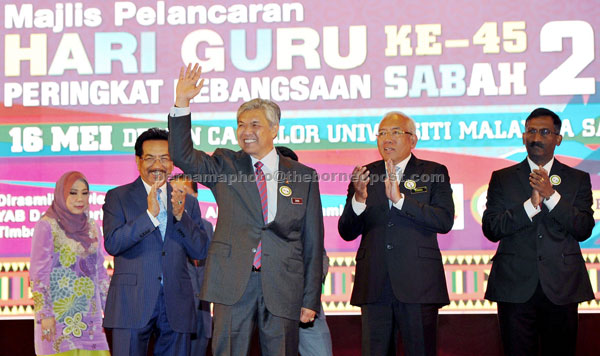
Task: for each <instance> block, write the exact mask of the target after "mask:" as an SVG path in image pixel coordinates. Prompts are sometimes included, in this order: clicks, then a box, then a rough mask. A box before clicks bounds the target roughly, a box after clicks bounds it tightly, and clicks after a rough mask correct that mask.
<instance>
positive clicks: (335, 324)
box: [0, 313, 600, 356]
mask: <svg viewBox="0 0 600 356" xmlns="http://www.w3.org/2000/svg"><path fill="white" fill-rule="evenodd" d="M327 322H328V324H329V328H330V329H331V335H332V341H333V352H334V354H335V355H336V356H338V355H339V356H359V355H360V338H361V331H360V316H357V315H352V316H330V317H328V318H327ZM599 334H600V314H588V313H583V314H580V315H579V338H578V343H577V355H578V356H592V355H597V354H598V350H600V338H598V337H597V335H599ZM108 336H109V337H110V333H109V335H108ZM0 345H1V346H0V356H21V355H23V356H32V355H34V348H33V320H0ZM401 354H402V353H400V352H399V353H398V355H401ZM258 355H260V351H259V348H258V344H257V343H256V338H255V342H254V344H253V348H252V352H251V356H258ZM501 355H502V347H501V345H500V337H499V331H498V323H497V319H496V315H495V314H476V315H473V314H442V315H440V317H439V333H438V356H501Z"/></svg>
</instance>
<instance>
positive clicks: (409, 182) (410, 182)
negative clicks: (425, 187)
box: [404, 179, 417, 190]
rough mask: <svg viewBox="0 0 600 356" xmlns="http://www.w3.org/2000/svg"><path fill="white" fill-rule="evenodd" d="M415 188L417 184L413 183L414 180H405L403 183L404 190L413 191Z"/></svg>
mask: <svg viewBox="0 0 600 356" xmlns="http://www.w3.org/2000/svg"><path fill="white" fill-rule="evenodd" d="M416 187H417V182H415V181H414V180H411V179H409V180H407V181H406V182H404V188H406V189H408V190H413V189H415V188H416Z"/></svg>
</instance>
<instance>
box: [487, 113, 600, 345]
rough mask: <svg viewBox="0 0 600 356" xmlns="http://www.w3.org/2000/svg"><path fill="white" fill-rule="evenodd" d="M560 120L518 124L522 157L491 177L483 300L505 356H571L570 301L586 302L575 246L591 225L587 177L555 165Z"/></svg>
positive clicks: (586, 283) (541, 117) (540, 117)
mask: <svg viewBox="0 0 600 356" xmlns="http://www.w3.org/2000/svg"><path fill="white" fill-rule="evenodd" d="M560 127H561V121H560V118H559V117H558V115H556V114H555V113H554V112H552V111H550V110H548V109H545V108H538V109H535V110H534V111H533V112H532V113H531V114H530V115H529V117H528V118H527V120H525V133H523V144H525V147H526V149H527V159H525V160H524V161H523V162H521V163H519V164H516V165H514V166H510V167H508V168H504V169H501V170H499V171H495V172H494V173H493V174H492V178H491V180H490V185H489V188H488V192H487V207H486V210H485V212H484V213H483V233H484V235H485V236H486V237H487V238H488V239H489V240H490V241H494V242H497V241H500V244H499V245H498V251H497V252H496V255H495V256H494V258H493V259H492V260H493V263H492V270H491V272H490V276H489V279H488V285H487V290H486V293H485V297H486V299H489V300H492V301H495V302H498V320H499V322H500V331H501V334H502V343H503V345H504V352H505V354H506V355H511V356H514V355H517V356H518V355H524V356H525V355H527V356H529V355H537V354H538V347H539V345H538V339H539V340H540V341H541V351H542V355H561V356H568V355H575V344H576V342H577V303H578V302H582V301H586V300H590V299H594V293H593V291H592V287H591V284H590V280H589V277H588V273H587V271H586V267H585V262H584V260H583V256H582V255H581V250H580V248H579V242H580V241H584V240H586V239H587V238H589V237H590V235H591V233H592V229H593V227H594V218H593V212H592V208H591V206H592V190H591V183H590V175H589V174H588V173H585V172H582V171H579V170H577V169H574V168H571V167H569V166H566V165H564V164H562V163H560V162H559V161H558V160H556V159H555V158H554V149H555V148H556V146H558V145H560V143H561V141H562V136H561V135H560Z"/></svg>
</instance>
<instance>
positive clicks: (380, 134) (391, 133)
mask: <svg viewBox="0 0 600 356" xmlns="http://www.w3.org/2000/svg"><path fill="white" fill-rule="evenodd" d="M388 135H389V136H390V137H393V138H398V137H400V136H401V135H410V136H412V132H408V131H402V130H391V131H379V132H378V133H377V138H386V137H387V136H388Z"/></svg>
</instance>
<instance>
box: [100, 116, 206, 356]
mask: <svg viewBox="0 0 600 356" xmlns="http://www.w3.org/2000/svg"><path fill="white" fill-rule="evenodd" d="M168 137H169V134H168V133H167V131H165V130H161V129H158V128H152V129H149V130H147V131H145V132H144V133H142V134H141V135H140V136H139V137H138V139H137V141H136V143H135V156H136V157H135V160H136V163H137V168H138V171H139V173H140V176H139V177H138V178H137V179H136V180H135V181H134V182H132V183H129V184H126V185H122V186H120V187H117V188H114V189H111V190H109V191H108V193H107V194H106V202H105V203H104V206H103V207H102V209H103V210H104V221H103V224H104V247H105V249H106V251H107V252H108V253H109V254H111V255H113V256H114V257H115V260H114V261H115V268H114V274H113V276H112V279H111V282H110V288H109V290H108V297H107V300H106V314H105V316H104V327H105V328H110V329H112V352H113V355H116V356H120V355H139V356H146V353H147V349H148V342H149V340H150V336H152V334H155V335H156V342H155V344H154V354H155V355H177V356H187V355H189V352H190V336H191V333H193V332H195V330H196V313H195V312H194V293H193V291H192V283H191V281H190V276H189V274H188V270H187V263H188V262H187V261H188V257H189V258H192V259H203V258H205V257H206V249H207V245H208V238H207V234H206V231H205V230H204V227H203V224H202V219H201V216H200V208H199V207H198V201H197V200H196V199H195V198H194V197H192V196H187V197H186V193H185V191H183V190H182V189H178V190H174V189H172V188H171V186H170V185H169V184H166V182H167V177H168V176H169V175H170V174H171V171H172V170H173V162H172V161H171V157H170V156H169V150H168Z"/></svg>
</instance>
